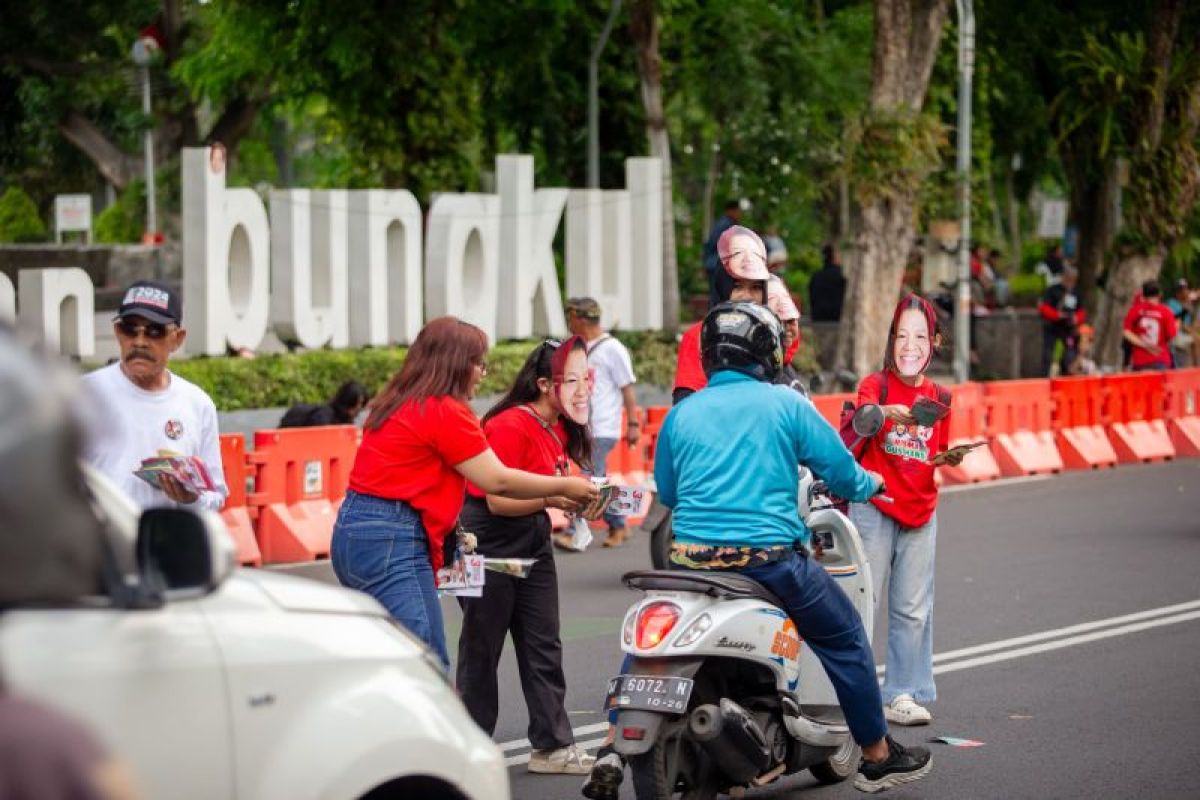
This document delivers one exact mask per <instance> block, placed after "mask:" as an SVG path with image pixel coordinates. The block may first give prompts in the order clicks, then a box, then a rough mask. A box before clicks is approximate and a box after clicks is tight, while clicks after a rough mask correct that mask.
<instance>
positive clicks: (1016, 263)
mask: <svg viewBox="0 0 1200 800" xmlns="http://www.w3.org/2000/svg"><path fill="white" fill-rule="evenodd" d="M1013 177H1014V176H1013V168H1012V159H1011V158H1010V159H1009V160H1008V164H1007V165H1006V166H1005V168H1004V194H1005V196H1006V197H1005V199H1006V200H1007V202H1008V233H1009V237H1010V238H1009V245H1010V248H1009V251H1008V262H1009V264H1008V268H1009V271H1010V274H1012V275H1017V274H1019V273H1020V272H1021V257H1022V255H1023V253H1022V252H1021V251H1022V244H1021V204H1020V201H1018V200H1017V187H1016V185H1015V182H1014V181H1013Z"/></svg>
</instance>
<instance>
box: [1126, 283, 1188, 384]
mask: <svg viewBox="0 0 1200 800" xmlns="http://www.w3.org/2000/svg"><path fill="white" fill-rule="evenodd" d="M1161 296H1162V290H1161V289H1159V288H1158V284H1157V283H1155V282H1154V281H1147V282H1146V283H1144V284H1142V296H1141V298H1140V299H1138V298H1135V299H1134V303H1133V307H1131V308H1130V309H1129V313H1128V314H1126V315H1125V330H1124V332H1123V336H1124V338H1125V341H1127V342H1129V344H1130V345H1131V348H1130V353H1129V363H1130V366H1131V367H1132V369H1133V371H1134V372H1140V371H1142V370H1147V369H1170V368H1171V366H1172V364H1171V347H1170V343H1171V340H1172V339H1174V338H1175V334H1176V333H1177V328H1176V325H1175V315H1174V314H1172V313H1171V309H1170V308H1168V307H1167V306H1166V305H1164V304H1163V303H1161V302H1160V301H1159V298H1160V297H1161Z"/></svg>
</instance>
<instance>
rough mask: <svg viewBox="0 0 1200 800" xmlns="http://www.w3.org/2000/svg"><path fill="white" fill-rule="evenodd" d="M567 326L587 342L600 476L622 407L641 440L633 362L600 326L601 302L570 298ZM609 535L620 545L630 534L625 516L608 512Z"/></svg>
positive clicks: (631, 437)
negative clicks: (593, 377)
mask: <svg viewBox="0 0 1200 800" xmlns="http://www.w3.org/2000/svg"><path fill="white" fill-rule="evenodd" d="M566 313H567V328H568V329H569V330H570V331H571V333H573V334H575V335H577V336H582V337H583V338H584V340H585V341H586V342H587V348H588V367H589V368H590V369H591V370H592V373H593V374H594V376H595V384H594V386H593V388H592V422H591V427H592V466H593V474H595V475H597V476H602V475H607V474H608V463H607V462H608V456H609V454H610V453H611V452H612V451H613V449H614V448H615V447H616V446H617V441H618V440H619V439H620V438H621V409H622V408H624V409H625V419H626V423H625V439H626V441H628V442H629V444H630V445H633V444H634V443H636V442H637V440H638V435H639V433H640V431H639V425H640V422H639V420H638V407H637V398H636V397H635V396H634V393H633V384H634V383H635V382H636V381H637V378H636V377H635V376H634V374H633V362H632V361H631V359H630V358H629V351H628V350H626V349H625V345H623V344H621V343H620V342H619V341H617V339H615V338H613V336H611V335H610V334H609V333H608V332H607V331H605V330H604V329H603V328H602V327H600V304H599V303H597V302H596V301H595V300H593V299H592V298H590V297H574V298H571V299H569V300H567V307H566ZM604 521H605V522H606V523H608V537H607V538H606V539H605V540H604V546H605V547H618V546H619V545H620V544H621V543H622V542H623V541H625V537H626V536H627V535H628V534H629V529H628V528H627V527H626V526H625V517H623V516H621V515H619V514H612V513H605V515H604Z"/></svg>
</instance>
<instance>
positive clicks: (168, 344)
mask: <svg viewBox="0 0 1200 800" xmlns="http://www.w3.org/2000/svg"><path fill="white" fill-rule="evenodd" d="M181 321H182V307H181V303H180V300H179V295H178V294H177V293H176V292H175V291H174V290H172V289H171V288H169V287H168V286H166V285H164V284H161V283H156V282H154V281H137V282H135V283H133V284H132V285H131V286H130V287H129V288H128V289H126V291H125V295H124V297H123V298H122V300H121V307H120V309H119V310H118V312H117V318H116V319H115V320H113V332H114V333H115V334H116V337H117V344H118V345H119V346H120V348H121V358H120V360H119V361H118V362H117V363H114V364H110V365H109V366H107V367H104V368H102V369H98V370H96V371H95V372H92V373H90V374H88V375H85V376H84V379H83V380H84V385H85V386H86V388H87V389H88V391H89V392H90V393H91V395H92V397H93V399H94V401H95V403H96V409H95V413H94V414H93V417H94V418H95V419H96V420H97V421H98V422H99V425H100V426H101V429H100V430H96V431H93V435H92V437H91V442H90V443H89V447H88V455H87V459H88V461H89V462H91V464H92V466H94V467H96V469H98V470H99V471H100V472H102V473H104V475H105V477H107V478H109V479H110V480H112V481H113V482H114V483H116V484H117V485H118V486H119V487H121V489H122V490H123V491H124V492H125V493H126V494H127V495H129V496H130V497H131V498H132V499H133V501H134V502H135V503H137V504H138V505H139V506H141V507H142V508H149V507H152V506H164V505H178V506H190V507H197V508H207V509H210V510H212V511H217V510H219V509H220V508H221V506H222V505H223V504H224V502H225V497H226V495H228V494H229V491H228V489H227V488H226V486H225V475H224V471H223V470H222V469H221V443H220V439H219V433H218V430H217V409H216V407H215V406H214V405H213V402H212V400H211V399H209V397H208V395H207V394H205V393H204V390H202V389H201V388H200V387H199V386H196V385H195V384H194V383H190V382H189V381H186V380H184V379H183V378H181V377H179V376H178V375H173V374H172V373H171V371H170V370H169V369H167V360H168V359H169V358H170V356H171V354H172V353H174V352H175V351H176V350H178V349H179V347H180V346H181V345H182V344H183V340H184V338H185V337H186V336H187V332H186V331H185V330H184V329H183V327H182V325H181ZM160 451H170V452H171V453H175V454H178V455H181V456H198V457H199V458H200V460H201V461H203V462H204V465H205V467H206V468H207V470H208V474H209V477H210V478H211V479H212V483H213V485H214V490H212V491H208V490H201V491H194V490H192V489H190V488H188V486H187V485H185V484H184V483H183V482H181V481H179V480H177V479H176V478H174V477H172V476H171V475H169V474H163V475H161V476H160V478H159V481H160V483H159V485H160V486H161V487H162V488H161V489H158V488H155V487H154V486H151V485H150V484H149V483H147V482H145V481H143V480H142V479H141V478H139V477H137V476H136V475H134V470H137V469H138V468H139V467H140V466H141V464H142V461H143V460H144V459H147V458H154V457H156V456H158V455H160V454H161V453H160Z"/></svg>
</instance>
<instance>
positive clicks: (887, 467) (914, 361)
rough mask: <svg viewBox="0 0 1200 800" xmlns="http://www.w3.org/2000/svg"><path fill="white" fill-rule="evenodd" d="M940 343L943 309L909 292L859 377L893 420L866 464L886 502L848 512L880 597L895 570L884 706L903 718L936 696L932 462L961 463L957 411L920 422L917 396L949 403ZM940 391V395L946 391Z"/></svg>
mask: <svg viewBox="0 0 1200 800" xmlns="http://www.w3.org/2000/svg"><path fill="white" fill-rule="evenodd" d="M940 345H941V334H940V332H939V331H938V327H937V316H936V314H935V313H934V311H933V306H931V305H930V304H929V303H928V302H927V301H926V300H924V299H923V298H921V297H919V296H917V295H915V294H910V295H908V296H906V297H905V298H904V299H903V300H901V301H900V303H899V305H897V306H896V313H895V314H894V315H893V317H892V325H891V328H890V330H889V331H888V340H887V349H886V350H885V355H884V368H883V370H882V371H880V372H877V373H875V374H873V375H869V376H867V378H866V379H864V380H863V382H862V383H861V384H860V385H859V387H858V404H859V405H862V404H864V403H880V402H882V403H884V404H885V405H884V407H883V408H884V413H885V414H886V416H887V420H886V421H885V422H884V426H883V430H881V431H880V432H879V433H878V434H877V435H876V436H875V437H874V438H873V439H871V440H870V441H868V442H867V443H866V447H865V448H864V450H863V453H862V458H861V461H862V465H863V467H865V468H866V469H868V470H873V471H875V472H878V473H879V474H880V475H882V476H883V479H884V485H885V486H887V493H888V494H889V495H890V496H891V498H892V499H893V502H891V503H888V502H885V501H883V500H881V499H878V498H876V499H873V500H871V501H870V502H869V503H855V504H853V505H851V507H850V518H851V520H853V521H854V524H855V526H856V527H857V528H858V533H859V536H861V537H862V542H863V548H864V550H865V551H866V556H867V561H868V562H869V563H870V565H871V577H872V580H873V583H874V587H875V602H876V607H878V604H879V601H880V599H881V596H882V591H883V584H884V581H885V580H886V579H887V577H888V574H889V573H890V574H891V581H890V585H889V587H888V654H887V677H886V678H885V679H884V683H883V701H884V716H885V717H887V719H888V720H889V721H890V722H895V723H897V724H899V725H924V724H928V723H929V722H930V721H931V720H932V716H931V715H930V713H929V711H928V709H926V708H925V707H924V706H923V705H922V704H923V703H931V702H933V701H934V700H936V699H937V689H936V687H935V686H934V682H933V562H934V551H935V544H936V541H937V516H936V514H935V513H934V512H935V509H936V506H937V497H938V490H937V484H935V483H934V476H933V472H934V467H936V466H938V465H940V464H951V465H957V464H958V463H960V462H961V461H962V451H947V449H946V445H947V438H948V430H949V425H950V416H949V412H948V409H947V413H946V415H945V416H943V417H942V418H940V419H938V420H937V421H936V422H934V423H933V425H932V426H930V427H926V426H925V425H920V424H918V422H917V420H916V418H915V417H914V416H913V414H912V406H913V404H914V403H915V402H917V400H918V398H921V397H926V398H929V399H930V400H933V401H935V402H940V403H943V404H945V403H946V401H947V400H948V399H949V398H948V396H946V395H945V394H944V390H939V389H938V386H937V385H936V384H935V383H934V382H933V381H931V380H929V379H927V378H926V377H925V375H924V373H925V370H926V369H927V368H928V367H929V362H930V360H931V359H932V358H933V353H934V350H936V349H937V348H938V347H939V346H940ZM939 395H941V397H939Z"/></svg>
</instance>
